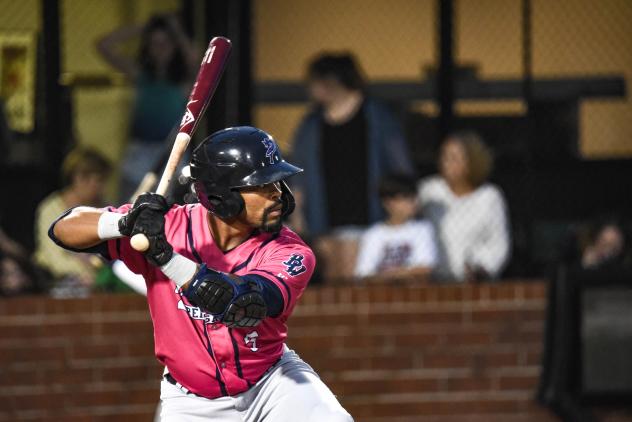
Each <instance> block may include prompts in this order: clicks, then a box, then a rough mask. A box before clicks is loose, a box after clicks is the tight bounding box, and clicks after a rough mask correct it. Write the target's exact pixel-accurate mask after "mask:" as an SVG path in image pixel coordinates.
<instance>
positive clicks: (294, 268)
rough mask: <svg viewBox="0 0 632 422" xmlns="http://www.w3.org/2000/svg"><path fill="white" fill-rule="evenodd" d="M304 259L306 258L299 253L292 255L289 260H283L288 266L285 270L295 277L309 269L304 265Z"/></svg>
mask: <svg viewBox="0 0 632 422" xmlns="http://www.w3.org/2000/svg"><path fill="white" fill-rule="evenodd" d="M303 259H305V257H304V256H303V255H300V254H297V253H295V254H292V255H290V257H289V258H288V259H287V261H283V265H285V266H286V267H287V268H286V269H285V272H286V273H288V274H289V275H291V276H292V277H295V276H297V275H299V274H302V273H304V272H305V271H307V267H305V265H303Z"/></svg>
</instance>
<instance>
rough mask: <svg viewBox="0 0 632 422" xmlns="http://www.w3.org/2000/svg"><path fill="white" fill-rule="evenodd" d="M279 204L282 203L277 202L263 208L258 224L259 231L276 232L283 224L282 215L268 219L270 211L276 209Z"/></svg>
mask: <svg viewBox="0 0 632 422" xmlns="http://www.w3.org/2000/svg"><path fill="white" fill-rule="evenodd" d="M279 205H282V203H281V202H279V203H277V204H274V205H272V206H270V207H268V208H266V209H265V210H263V215H262V216H261V225H260V226H259V229H260V230H261V231H264V232H267V233H278V232H279V231H280V230H281V226H282V225H283V218H282V216H280V215H279V216H278V217H274V218H276V220H270V213H271V212H272V211H276V210H277V209H278V208H279Z"/></svg>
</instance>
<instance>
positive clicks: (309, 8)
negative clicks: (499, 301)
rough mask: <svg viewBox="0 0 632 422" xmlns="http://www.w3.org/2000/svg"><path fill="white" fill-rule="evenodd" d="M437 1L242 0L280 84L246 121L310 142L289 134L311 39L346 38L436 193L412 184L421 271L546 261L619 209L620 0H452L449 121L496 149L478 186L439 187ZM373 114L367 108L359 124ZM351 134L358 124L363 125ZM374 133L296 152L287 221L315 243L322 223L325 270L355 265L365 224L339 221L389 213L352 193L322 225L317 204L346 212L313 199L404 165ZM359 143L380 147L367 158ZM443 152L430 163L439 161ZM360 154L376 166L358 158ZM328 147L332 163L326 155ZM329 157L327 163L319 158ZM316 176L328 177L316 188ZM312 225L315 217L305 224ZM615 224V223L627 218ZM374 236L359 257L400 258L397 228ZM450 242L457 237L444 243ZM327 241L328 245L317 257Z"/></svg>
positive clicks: (267, 71)
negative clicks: (423, 249) (423, 226)
mask: <svg viewBox="0 0 632 422" xmlns="http://www.w3.org/2000/svg"><path fill="white" fill-rule="evenodd" d="M281 3H283V4H281ZM438 12H439V8H438V2H434V1H421V2H407V1H398V2H389V3H388V4H387V3H386V2H381V1H369V2H362V3H361V4H360V3H358V2H345V3H344V4H341V3H340V2H335V3H334V2H324V3H319V5H318V7H315V6H314V5H312V4H311V3H308V2H301V1H299V2H292V4H291V5H289V4H287V3H284V2H274V1H268V2H259V3H256V4H255V5H254V13H253V19H254V21H253V25H254V49H253V50H254V52H255V53H254V75H255V83H256V84H257V85H258V86H260V87H263V88H265V87H268V88H270V89H272V88H278V89H279V90H280V91H283V89H287V90H288V94H287V96H285V97H283V95H280V96H277V97H275V98H273V99H270V100H268V99H267V98H266V97H265V96H260V97H259V98H258V101H257V103H256V104H255V113H254V116H255V121H256V123H257V124H258V125H259V126H261V127H264V128H266V129H267V130H269V131H270V132H271V133H272V134H273V135H275V136H276V137H277V138H278V139H279V143H280V144H281V145H282V147H283V149H284V150H285V151H286V152H287V153H288V154H291V156H292V158H295V157H300V156H301V154H302V151H297V148H300V149H304V148H308V147H309V148H311V146H310V145H311V144H310V142H309V141H305V140H304V139H299V138H297V137H296V136H295V134H296V133H297V132H296V131H297V128H298V127H299V125H300V123H301V122H303V123H305V122H306V121H307V120H305V116H306V115H308V113H309V111H310V110H312V107H313V103H310V102H309V101H308V95H307V93H306V91H307V90H306V88H307V86H306V84H305V80H306V75H307V67H308V64H309V63H310V60H313V59H314V57H317V55H318V54H319V53H322V52H332V53H341V52H350V53H352V54H353V56H354V57H355V58H356V60H357V62H358V63H359V65H360V67H361V68H362V71H363V72H364V75H365V76H366V81H367V83H368V92H369V93H370V94H372V96H373V97H380V98H381V99H382V100H383V101H384V103H386V105H387V106H388V107H389V108H390V111H391V112H392V113H393V114H394V115H395V116H397V118H398V119H399V121H400V122H401V128H402V131H403V133H404V136H405V137H406V142H407V145H408V154H409V157H410V158H411V159H412V162H413V165H414V167H415V170H416V176H417V178H418V180H424V178H425V177H429V176H432V175H435V174H438V175H439V176H441V177H438V178H435V179H425V180H426V182H428V181H433V183H435V184H436V186H435V188H433V189H439V190H441V191H442V192H443V193H442V194H438V193H437V192H434V193H435V194H436V195H439V196H440V197H441V198H437V197H436V195H435V196H434V197H433V196H432V195H430V194H428V192H426V194H427V195H430V196H427V195H426V194H424V193H423V192H424V188H423V186H426V190H427V189H429V188H428V185H427V184H424V183H422V184H421V185H419V186H422V187H419V190H418V194H419V195H418V196H417V199H418V200H420V203H419V205H420V206H421V208H422V209H425V213H423V212H422V215H421V216H422V217H423V218H426V219H430V221H431V222H432V226H433V228H434V236H435V247H436V250H435V253H436V256H437V258H436V261H435V264H434V265H433V268H434V269H435V271H434V273H437V271H436V270H437V268H441V267H442V266H443V267H452V266H455V267H458V268H462V269H463V268H467V271H459V273H458V274H452V276H453V277H452V278H459V279H468V278H469V279H475V278H485V279H486V278H489V277H490V276H492V277H493V276H497V277H503V276H504V277H522V276H540V275H544V274H546V273H547V271H548V269H549V268H550V266H551V265H552V264H553V263H555V262H557V261H558V260H559V259H562V258H564V257H565V256H566V255H568V254H569V253H570V252H569V250H568V246H563V245H565V239H567V238H568V236H569V233H572V232H574V231H575V230H576V229H578V228H579V227H580V226H582V227H583V226H585V225H586V224H587V223H591V222H593V220H594V219H595V218H597V217H599V216H603V215H604V214H606V213H607V212H610V214H621V213H623V212H624V211H625V201H624V200H623V197H624V195H625V194H624V192H623V191H622V189H618V188H617V186H618V185H617V184H616V183H614V182H613V180H617V179H620V180H623V179H624V178H625V175H626V174H627V173H626V170H625V164H623V163H625V160H627V159H629V157H630V152H632V151H630V145H632V144H631V143H630V142H629V139H630V136H631V135H632V127H631V126H630V125H631V124H632V123H630V122H631V120H630V119H628V118H626V117H625V116H628V115H629V114H630V111H632V110H630V107H632V103H631V102H630V101H629V99H628V98H627V96H626V82H627V81H628V79H629V78H628V74H629V72H631V71H632V59H631V57H630V54H631V53H630V49H629V46H630V45H632V43H631V41H632V40H631V39H630V37H631V36H632V31H630V30H629V28H628V26H627V24H626V22H629V19H630V14H631V13H632V5H631V4H630V3H628V2H625V1H616V0H609V1H605V2H600V3H599V4H596V3H594V2H587V1H581V0H578V1H567V2H546V1H527V0H510V1H500V0H481V1H476V2H474V1H466V0H460V1H455V2H454V3H453V24H452V25H453V27H452V32H451V33H452V39H453V45H454V57H453V59H454V66H455V70H454V75H455V76H454V80H453V86H454V91H455V99H454V119H453V121H452V130H454V131H466V132H474V133H476V134H478V135H480V136H481V138H482V140H483V142H484V143H485V144H486V145H487V146H488V147H489V148H490V152H491V155H492V157H493V160H494V164H493V166H492V168H493V170H492V172H491V174H490V177H489V182H491V185H490V184H483V185H477V186H471V185H472V184H471V183H470V186H467V185H468V183H465V182H467V177H466V178H464V179H463V180H461V181H459V179H458V178H457V179H456V180H451V181H450V186H449V187H448V188H447V189H446V185H445V182H446V181H447V180H448V178H449V177H453V176H449V175H448V174H446V172H447V171H449V170H446V168H445V165H439V161H438V160H439V156H440V154H441V151H442V149H440V148H439V145H440V144H441V143H442V141H443V139H440V136H439V129H438V118H439V116H440V112H441V110H440V107H439V105H438V101H437V98H438V95H439V94H440V93H439V91H438V84H437V79H436V75H437V71H438V66H439V61H438V56H439V51H438V47H437V46H438V45H439V42H438V41H439V28H440V25H441V21H440V18H439V13H438ZM263 88H262V92H263ZM292 89H293V91H292ZM301 90H303V91H301ZM290 91H291V92H290ZM292 92H293V93H294V94H292ZM300 92H304V94H299V93H300ZM280 97H283V98H280ZM334 108H335V107H334ZM332 109H333V108H332ZM350 115H353V113H350ZM326 116H327V115H326V114H325V117H326ZM343 120H344V119H343ZM323 121H324V122H325V123H323ZM349 121H353V120H352V119H351V120H349ZM326 122H327V120H326V119H325V120H322V119H321V120H320V123H317V124H316V126H315V129H314V130H313V133H312V135H313V134H316V135H315V136H316V138H317V141H314V143H315V144H317V145H319V148H316V149H312V150H310V151H311V152H310V154H312V155H313V154H324V153H327V151H336V149H335V148H334V149H332V148H331V147H330V146H327V145H328V142H329V143H331V142H335V139H336V138H335V136H336V135H335V130H334V137H333V138H330V139H326V138H323V136H324V135H322V133H324V132H323V131H328V132H327V133H331V130H330V129H331V128H330V126H331V125H327V123H326ZM371 124H372V122H371V120H370V119H369V118H367V122H366V125H367V127H368V128H370V127H371ZM319 125H320V126H319ZM334 126H335V125H334ZM342 126H343V127H344V125H342ZM369 130H370V129H369ZM342 132H344V129H343V130H342ZM342 132H341V133H342ZM352 133H353V132H352ZM355 133H356V134H358V133H360V134H362V132H361V130H359V131H356V132H355ZM308 135H310V134H309V133H306V132H302V133H301V136H308ZM466 135H467V134H466ZM319 136H320V138H318V137H319ZM332 139H334V140H332ZM364 141H365V142H368V145H371V140H370V135H367V134H366V133H364ZM319 142H320V143H319ZM383 142H384V144H383V146H382V147H381V148H382V149H381V150H379V152H377V153H375V152H373V153H371V152H369V153H368V154H369V155H368V160H369V161H368V162H367V163H366V164H365V163H364V162H363V164H362V165H358V164H357V163H355V162H354V160H355V161H357V160H366V159H367V155H366V154H367V152H366V151H364V150H362V149H357V148H356V149H355V150H353V149H351V150H350V151H348V153H345V154H343V155H340V156H332V155H326V156H322V155H319V156H317V157H316V158H315V159H313V160H308V162H309V165H308V166H306V167H308V168H306V170H307V173H308V175H307V176H306V177H305V178H304V179H306V180H307V182H306V181H300V182H297V183H295V185H296V186H295V188H296V189H298V190H299V194H300V195H299V196H300V197H301V200H303V201H305V203H304V204H302V205H303V208H302V209H301V207H299V214H300V212H301V211H302V212H303V215H302V217H303V219H304V220H307V221H294V225H295V227H296V228H298V229H299V230H304V231H305V233H306V234H311V235H313V237H314V238H315V239H317V240H314V245H316V246H317V248H319V246H318V245H320V244H321V243H322V241H323V239H324V238H325V237H329V236H330V235H333V237H334V238H335V242H334V244H333V245H331V244H327V245H325V246H323V247H322V249H323V250H324V251H329V252H324V256H325V257H326V258H325V259H324V262H328V263H330V262H332V264H331V268H333V269H332V270H329V271H327V276H335V275H341V274H344V275H353V274H354V271H355V269H356V267H357V265H358V264H357V262H358V261H357V255H358V252H357V250H356V249H354V248H357V245H358V242H359V244H360V249H362V242H363V240H362V239H366V236H365V233H364V232H363V231H362V230H360V231H355V230H351V231H349V230H347V229H352V228H353V229H355V228H357V227H358V226H359V227H367V226H368V225H370V224H371V223H375V222H377V221H384V220H383V219H384V218H387V220H388V213H387V214H386V216H385V214H383V213H382V214H380V216H379V217H376V216H377V215H378V214H375V215H373V216H372V217H369V218H368V219H367V212H366V210H364V209H363V207H365V206H367V205H366V204H367V202H361V203H362V204H364V205H362V206H356V207H355V208H356V210H357V213H356V216H357V219H356V220H357V224H343V225H342V226H340V227H336V226H335V225H334V226H330V225H328V226H326V230H321V228H322V215H324V216H325V217H327V218H329V219H332V218H333V219H336V214H340V213H342V214H344V213H347V214H348V213H353V206H351V207H348V206H346V205H345V204H344V203H339V202H338V205H336V206H334V207H332V206H330V205H329V204H327V199H330V198H328V197H327V195H334V198H337V199H336V201H340V198H341V197H342V198H343V197H345V195H346V196H347V197H348V198H357V197H358V196H357V195H351V194H350V193H349V192H348V191H349V186H351V185H350V184H346V183H344V182H343V181H341V180H344V179H345V177H344V176H345V174H346V177H347V178H350V179H353V180H354V181H355V182H356V184H355V188H356V189H362V190H365V189H366V190H367V193H366V194H363V195H360V196H361V199H360V200H361V201H366V196H368V197H369V198H375V197H378V196H379V195H378V186H379V179H381V177H375V175H376V174H379V176H386V174H387V173H392V172H397V173H401V172H405V170H406V169H405V168H404V167H401V163H400V164H398V165H400V167H401V168H397V165H396V166H394V167H389V165H388V163H385V162H384V161H388V157H389V154H390V153H391V152H389V150H392V149H394V148H395V147H393V144H392V142H393V141H392V140H383ZM389 142H390V143H389ZM349 143H353V142H351V141H349ZM355 145H362V142H359V143H355ZM468 148H469V149H468ZM468 148H465V150H464V149H463V148H461V151H458V148H457V151H456V152H455V153H456V154H457V157H456V158H459V157H458V155H459V154H461V156H463V153H465V157H461V158H464V159H465V168H466V173H467V172H468V171H469V172H471V171H472V169H471V168H470V167H471V166H473V165H474V164H473V163H472V160H477V159H478V158H476V157H475V156H472V155H471V151H470V150H471V149H472V148H470V147H468ZM297 152H298V154H297ZM363 154H364V155H363ZM371 154H377V156H378V158H376V157H373V158H371ZM308 155H309V154H308ZM446 159H447V158H446V157H444V158H443V160H442V161H441V162H443V163H444V164H445V162H446ZM604 159H608V160H609V161H607V162H606V161H603V160H604ZM371 160H374V161H377V162H379V165H377V167H372V164H371ZM380 160H382V161H380ZM331 162H333V163H334V164H333V165H331V164H328V163H331ZM373 164H375V162H374V163H373ZM380 166H382V167H380ZM468 166H469V167H468ZM330 168H334V170H331V171H330V170H327V169H330ZM335 168H338V169H340V168H342V169H347V170H348V172H347V173H345V171H342V170H338V171H335ZM327 171H329V173H327ZM314 172H317V173H318V175H317V176H316V177H310V176H309V173H314ZM335 177H338V179H335ZM341 178H342V179H341ZM367 182H368V183H367ZM314 183H316V185H314ZM320 183H324V184H329V188H327V187H325V188H323V187H322V186H320ZM442 183H443V185H442ZM461 183H465V185H466V186H465V189H464V192H466V194H462V192H459V193H458V194H457V192H455V189H456V191H459V190H461V188H462V187H459V186H457V185H459V184H461ZM334 185H335V186H337V187H338V188H339V189H347V193H346V194H339V195H337V194H336V193H335V190H336V188H335V187H333V188H332V187H331V186H334ZM365 186H366V188H365ZM430 186H432V185H430ZM604 187H606V188H605V189H604ZM483 188H484V189H483ZM496 188H498V190H496ZM319 189H321V190H322V189H324V191H326V193H321V195H320V197H319V196H318V195H314V194H313V191H314V190H319ZM327 189H329V190H327ZM433 189H430V191H433ZM490 189H491V190H490ZM303 191H304V192H303ZM332 192H333V193H332ZM485 192H487V194H485ZM489 192H491V193H489ZM305 195H307V196H308V197H309V198H305ZM336 195H337V196H336ZM424 195H426V197H425V198H424ZM490 195H491V197H493V198H494V199H490V198H486V199H481V201H482V202H480V203H478V205H473V204H469V205H466V204H468V203H471V202H477V201H476V200H475V198H477V197H479V196H480V197H483V198H485V197H486V196H487V197H489V196H490ZM319 198H320V201H319ZM498 198H502V199H498ZM310 200H311V203H310ZM424 201H426V203H425V204H424ZM437 201H438V202H439V205H437V203H436V202H437ZM498 201H500V202H498ZM369 202H370V201H369ZM391 202H392V201H391ZM497 203H500V204H501V206H500V207H496V208H497V209H500V210H502V209H504V210H505V212H491V211H490V209H493V208H494V207H495V205H494V204H497ZM368 206H370V204H369V205H368ZM433 207H434V210H433ZM459 207H461V208H463V209H462V210H461V211H459V212H460V214H459V213H456V214H454V213H455V212H456V209H457V208H459ZM349 208H351V211H350V210H349ZM314 215H320V217H321V223H315V221H317V220H318V218H316V219H315V217H314ZM459 215H460V216H459ZM499 215H506V217H507V231H506V233H505V234H502V233H501V234H499V230H498V229H499V226H502V225H503V219H502V218H500V219H499V217H498V216H499ZM348 220H349V219H348ZM348 222H353V218H351V220H349V221H348ZM367 223H368V224H367ZM314 224H321V225H319V226H318V228H317V229H315V228H314V227H310V225H312V226H313V225H314ZM621 224H622V227H621V230H622V234H623V233H624V231H625V227H624V226H625V225H626V223H625V222H622V223H621ZM380 227H382V226H380ZM382 228H384V227H382ZM386 231H388V230H386ZM500 232H502V230H500ZM341 233H342V234H341ZM324 234H326V235H327V236H323V235H324ZM499 236H500V237H499ZM387 237H388V236H383V237H382V239H381V240H380V244H381V246H380V248H381V249H380V250H381V252H379V253H377V252H373V253H374V254H375V255H372V256H373V259H374V260H375V261H378V263H376V264H375V267H376V268H380V264H379V262H382V261H384V262H392V261H393V256H394V254H395V255H397V256H398V257H397V259H396V261H397V260H399V261H400V262H402V263H406V262H410V261H407V259H408V260H410V259H411V256H412V254H413V252H414V250H415V248H414V247H412V246H411V245H405V243H406V242H403V243H402V242H400V244H399V245H398V244H397V242H390V243H389V241H387V240H386V239H387ZM468 237H469V239H468ZM349 238H352V239H353V241H352V242H351V243H352V244H353V245H355V246H352V247H351V248H352V249H353V250H352V251H351V252H350V253H348V254H347V253H346V252H344V251H347V247H346V246H344V243H345V242H344V241H345V240H348V239H349ZM341 239H342V241H341ZM592 241H593V242H594V241H595V238H594V237H593V238H592ZM373 243H374V244H376V242H375V241H374V242H373ZM409 243H410V242H409ZM505 243H506V245H505ZM588 243H589V244H590V242H588ZM464 244H468V245H469V246H467V247H465V246H464ZM449 245H453V246H449ZM593 247H594V245H593ZM576 248H580V247H579V246H577V245H576V246H571V247H570V249H571V250H572V251H573V253H576ZM451 249H454V250H451ZM456 249H461V250H460V252H458V253H456V252H455V250H456ZM580 249H581V248H580ZM615 249H616V248H615ZM394 251H395V252H394ZM494 251H496V252H494ZM328 254H330V255H331V254H333V256H332V257H329V259H327V255H328ZM361 254H362V252H360V255H361ZM580 254H581V253H580ZM486 255H487V257H486V258H485V257H484V256H486ZM490 255H496V257H495V260H496V261H497V262H498V264H497V265H496V266H495V267H493V268H492V267H490V266H488V267H487V268H486V265H488V264H485V262H487V261H486V260H488V261H489V260H492V261H493V260H494V259H492V258H491V257H490ZM406 257H408V258H406ZM576 259H581V258H576ZM341 261H344V263H343V265H341ZM321 262H322V261H321ZM419 262H421V261H419ZM419 262H418V264H419ZM384 265H386V264H384ZM389 265H390V264H389ZM466 273H467V274H466Z"/></svg>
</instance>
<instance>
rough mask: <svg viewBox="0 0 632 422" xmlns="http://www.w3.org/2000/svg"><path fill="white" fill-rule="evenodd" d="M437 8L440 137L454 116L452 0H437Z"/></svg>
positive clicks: (449, 129) (450, 128)
mask: <svg viewBox="0 0 632 422" xmlns="http://www.w3.org/2000/svg"><path fill="white" fill-rule="evenodd" d="M438 1H439V4H438V6H439V7H438V9H439V28H438V29H439V31H438V32H439V34H438V35H439V37H438V39H439V74H438V78H437V86H438V92H437V94H438V98H437V101H438V103H439V107H440V114H439V136H440V139H443V138H445V136H446V135H447V134H448V133H449V132H450V131H451V130H452V123H453V118H454V111H453V107H454V85H455V83H454V82H455V81H454V77H455V72H454V52H453V32H454V28H453V10H454V9H453V1H452V0H438Z"/></svg>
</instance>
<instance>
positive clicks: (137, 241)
mask: <svg viewBox="0 0 632 422" xmlns="http://www.w3.org/2000/svg"><path fill="white" fill-rule="evenodd" d="M129 243H130V245H132V248H134V250H135V251H138V252H145V251H146V250H147V249H149V239H147V236H145V235H144V234H142V233H136V234H135V235H134V236H132V238H131V239H130V241H129Z"/></svg>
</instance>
